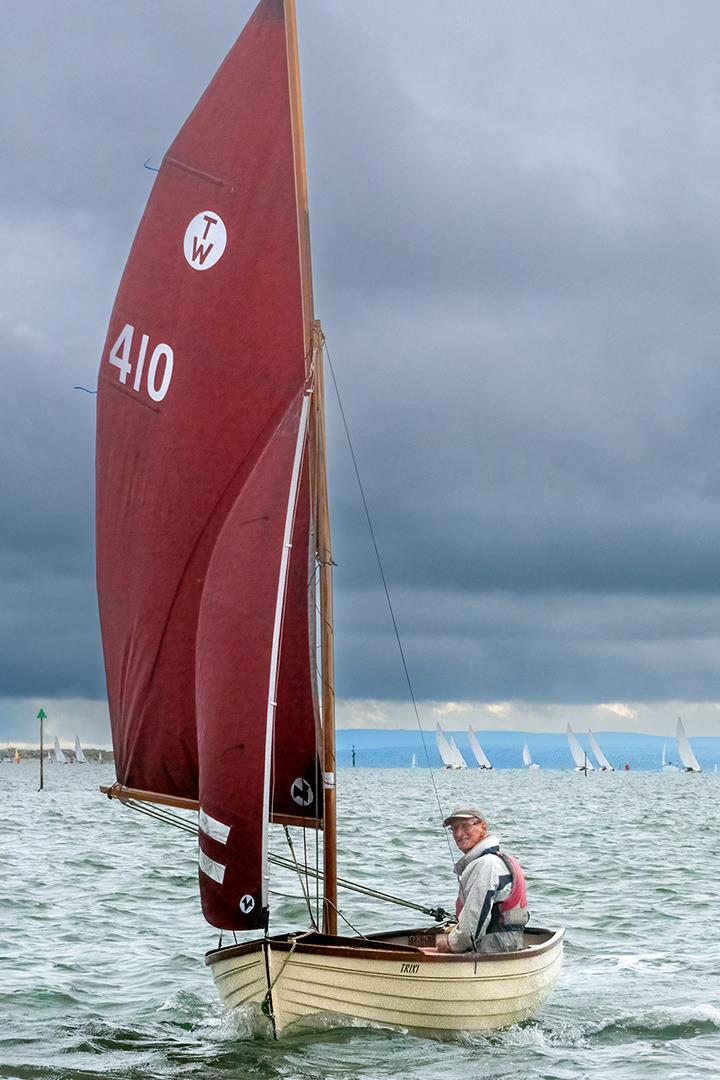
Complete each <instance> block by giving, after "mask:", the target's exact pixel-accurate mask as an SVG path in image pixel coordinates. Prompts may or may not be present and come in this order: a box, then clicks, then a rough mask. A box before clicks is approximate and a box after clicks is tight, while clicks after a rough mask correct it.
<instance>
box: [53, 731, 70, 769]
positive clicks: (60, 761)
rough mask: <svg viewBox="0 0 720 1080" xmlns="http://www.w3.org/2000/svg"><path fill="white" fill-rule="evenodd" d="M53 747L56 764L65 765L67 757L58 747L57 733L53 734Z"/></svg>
mask: <svg viewBox="0 0 720 1080" xmlns="http://www.w3.org/2000/svg"><path fill="white" fill-rule="evenodd" d="M53 749H54V751H55V760H56V761H57V762H58V764H59V765H67V758H66V757H65V754H64V753H63V751H62V749H61V747H60V740H59V739H58V737H57V735H56V736H55V745H54V747H53Z"/></svg>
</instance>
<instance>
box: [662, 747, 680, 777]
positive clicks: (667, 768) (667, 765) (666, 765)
mask: <svg viewBox="0 0 720 1080" xmlns="http://www.w3.org/2000/svg"><path fill="white" fill-rule="evenodd" d="M660 768H661V769H662V771H663V772H679V769H678V767H677V765H673V763H672V761H668V760H667V743H663V748H662V761H661V763H660Z"/></svg>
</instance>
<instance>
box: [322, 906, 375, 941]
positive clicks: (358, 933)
mask: <svg viewBox="0 0 720 1080" xmlns="http://www.w3.org/2000/svg"><path fill="white" fill-rule="evenodd" d="M328 904H329V905H330V907H333V908H335V911H336V913H337V914H338V915H339V916H340V918H341V919H342V921H343V922H344V923H347V925H348V926H349V927H350V929H351V930H352V931H353V933H355V934H357V936H358V937H360V938H364V940H365V941H369V938H368V937H367V936H366V935H365V934H363V933H362V932H361V931H360V930H358V928H357V927H356V926H353V924H352V923H351V922H350V920H349V919H346V918H345V916H344V915H343V913H342V911H341V910H340V908H339V907H337V905H336V904H333V902H332V900H328Z"/></svg>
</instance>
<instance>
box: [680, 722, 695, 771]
mask: <svg viewBox="0 0 720 1080" xmlns="http://www.w3.org/2000/svg"><path fill="white" fill-rule="evenodd" d="M675 738H676V740H677V752H678V757H679V758H680V760H681V762H682V764H683V768H684V769H685V772H701V769H700V765H699V763H698V759H697V758H696V757H695V754H694V753H693V748H692V747H691V745H690V743H689V742H688V737H687V735H686V734H685V726H684V724H683V722H682V720H681V719H680V717H678V722H677V730H676V732H675Z"/></svg>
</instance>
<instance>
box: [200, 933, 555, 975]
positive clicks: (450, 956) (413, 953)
mask: <svg viewBox="0 0 720 1080" xmlns="http://www.w3.org/2000/svg"><path fill="white" fill-rule="evenodd" d="M423 929H424V931H425V932H426V933H427V931H428V930H429V929H430V928H429V927H424V928H423ZM413 933H422V930H398V931H397V934H398V935H401V934H413ZM525 933H526V934H527V935H528V936H529V937H532V936H533V935H534V934H536V935H540V934H550V937H549V938H548V939H547V941H545V942H544V944H542V945H533V946H532V951H530V950H529V949H523V950H521V951H519V952H507V953H426V952H423V951H422V949H418V948H416V947H415V946H413V945H395V944H393V943H392V942H388V941H386V942H381V941H379V940H377V941H376V940H373V939H368V940H367V941H366V940H363V939H358V938H343V937H339V936H333V935H329V934H313V938H324V939H325V941H327V944H324V943H320V942H317V941H314V942H310V943H306V942H305V941H302V940H300V941H295V942H293V941H291V940H290V936H291V935H282V936H279V937H271V938H269V939H267V940H269V942H270V945H271V947H272V949H273V950H275V951H277V952H289V951H290V950H291V949H292V950H293V952H295V953H306V954H312V953H314V954H316V955H320V956H337V957H348V958H352V959H356V960H357V959H359V958H360V957H367V958H368V959H369V960H392V959H393V958H395V957H397V959H398V960H399V959H400V958H401V957H403V956H406V957H408V958H410V959H411V960H412V962H413V963H420V964H445V963H451V964H468V963H472V964H478V963H480V964H487V963H494V962H496V961H507V960H518V959H520V958H529V957H530V956H541V955H542V954H543V953H546V952H549V951H550V950H551V949H555V948H557V946H558V945H559V944H560V942H561V941H562V939H563V938H564V936H565V931H564V930H555V931H551V930H541V929H540V928H539V927H533V928H531V929H530V930H526V931H525ZM264 940H265V939H263V938H259V939H256V940H255V941H247V942H244V943H243V944H242V945H228V946H226V947H225V948H222V949H211V950H210V952H207V953H206V954H205V963H206V964H207V966H208V967H212V966H213V964H217V963H219V962H220V961H221V960H227V959H230V958H231V957H233V956H247V955H249V954H251V953H253V952H258V951H259V950H260V949H262V946H263V941H264Z"/></svg>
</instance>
